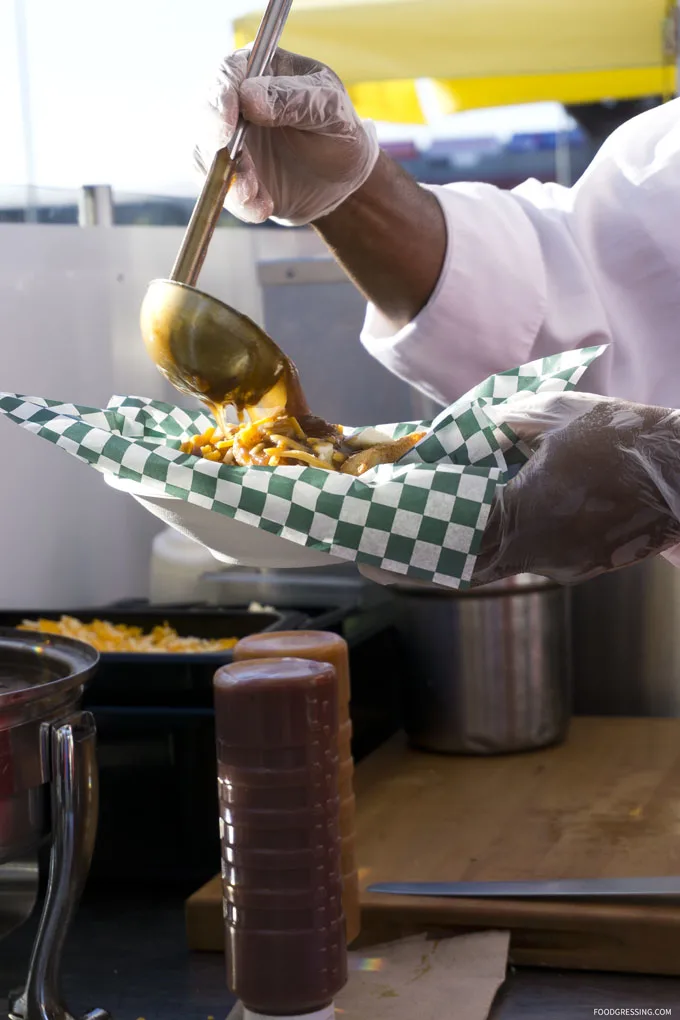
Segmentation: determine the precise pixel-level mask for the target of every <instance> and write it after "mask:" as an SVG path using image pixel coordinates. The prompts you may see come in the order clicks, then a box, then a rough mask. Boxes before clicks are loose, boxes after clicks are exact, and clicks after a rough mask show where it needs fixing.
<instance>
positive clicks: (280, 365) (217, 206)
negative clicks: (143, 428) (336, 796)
mask: <svg viewBox="0 0 680 1020" xmlns="http://www.w3.org/2000/svg"><path fill="white" fill-rule="evenodd" d="M291 6H292V0H269V4H268V6H267V9H266V11H265V13H264V15H263V18H262V22H261V23H260V27H259V30H258V33H257V38H256V39H255V42H254V43H253V47H252V50H251V53H250V57H249V60H248V67H247V71H246V77H248V78H254V77H258V76H260V75H262V74H264V73H265V72H266V70H267V68H268V66H269V63H270V61H271V59H272V57H273V56H274V53H275V51H276V48H277V46H278V44H279V40H280V38H281V34H282V32H283V29H284V26H285V24H286V20H287V18H288V14H289V12H290V8H291ZM247 128H248V125H247V124H246V122H245V121H244V120H243V118H242V117H241V118H239V123H238V126H237V128H236V132H235V134H234V137H233V139H232V140H231V143H230V144H229V145H228V146H225V147H224V148H222V149H219V150H218V151H217V153H216V154H215V157H214V159H213V162H212V165H211V167H210V170H209V171H208V174H207V176H206V179H205V183H204V185H203V190H202V191H201V194H200V196H199V198H198V201H197V203H196V206H195V208H194V211H193V214H192V216H191V220H190V222H189V226H188V227H187V231H186V234H185V235H184V240H183V242H182V246H181V248H180V251H179V254H178V256H177V259H176V261H175V264H174V266H173V269H172V272H171V274H170V279H169V280H154V281H152V283H151V284H150V285H149V288H148V290H147V293H146V297H145V298H144V302H143V304H142V311H141V327H142V336H143V339H144V344H145V346H146V349H147V352H148V354H149V355H150V357H151V359H152V361H154V362H155V364H156V366H157V367H158V369H159V371H160V372H161V374H162V375H164V376H165V378H166V379H168V381H169V382H170V383H172V385H173V386H174V387H175V388H176V389H178V390H179V391H180V392H182V393H186V394H189V395H190V396H192V397H198V398H199V399H200V400H202V401H203V402H204V403H206V404H208V405H209V406H210V407H211V409H212V410H213V411H214V413H215V414H216V416H217V418H218V421H219V422H220V424H223V417H222V416H223V412H224V407H225V406H226V405H230V404H231V405H234V406H236V407H237V408H238V410H239V411H242V410H244V409H245V410H247V409H248V408H250V407H258V408H267V407H270V408H271V407H286V408H287V409H288V410H289V412H290V413H291V414H296V415H304V414H307V413H308V407H307V404H306V401H305V399H304V396H303V394H302V389H301V387H300V382H299V379H298V376H297V371H296V369H295V366H294V365H293V363H292V362H291V361H290V360H289V359H288V358H287V357H286V356H285V354H284V353H283V352H282V351H281V350H280V349H279V348H278V347H277V345H276V344H275V343H274V341H273V340H272V339H271V337H270V336H268V335H267V334H266V333H265V332H264V330H262V329H261V328H260V327H259V326H258V325H257V324H256V323H255V322H253V321H252V319H249V318H248V316H246V315H243V314H242V313H241V312H237V311H236V310H235V309H234V308H230V307H229V305H227V304H225V303H224V302H222V301H218V300H217V298H214V297H211V296H210V295H209V294H205V293H203V292H202V291H200V290H197V289H196V287H195V284H196V281H197V280H198V276H199V273H200V271H201V269H202V267H203V262H204V260H205V256H206V253H207V250H208V245H209V244H210V241H211V239H212V236H213V233H214V231H215V227H216V226H217V222H218V220H219V218H220V215H221V213H222V209H223V207H224V201H225V198H226V196H227V192H228V191H229V187H230V185H231V182H232V180H233V176H234V171H235V169H236V166H237V163H238V160H239V157H240V155H241V153H242V151H243V144H244V141H245V136H246V132H247Z"/></svg>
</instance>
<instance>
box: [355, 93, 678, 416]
mask: <svg viewBox="0 0 680 1020" xmlns="http://www.w3.org/2000/svg"><path fill="white" fill-rule="evenodd" d="M432 191H433V192H434V194H435V195H436V196H437V198H438V199H439V201H440V203H441V206H442V209H443V211H444V215H445V217H446V222H447V227H448V238H449V243H448V252H447V256H446V262H445V265H444V269H443V271H442V275H441V278H440V280H439V283H438V286H437V288H436V291H435V293H434V294H433V296H432V298H431V300H430V302H429V303H428V305H427V306H426V307H425V308H424V310H423V311H422V312H421V313H420V315H419V316H418V317H417V318H416V319H415V320H414V321H413V322H412V323H411V324H410V325H408V326H406V327H405V328H404V329H402V330H400V331H399V332H398V333H394V331H393V330H392V329H391V328H390V326H389V323H387V322H386V321H385V320H384V319H383V318H382V316H381V315H380V314H379V313H378V312H377V311H376V309H375V308H372V307H369V310H368V315H367V319H366V324H365V328H364V331H363V334H362V341H363V343H364V345H365V346H366V347H367V349H368V350H369V351H370V353H371V354H373V355H374V356H375V357H376V358H377V359H378V360H379V361H380V362H382V364H383V365H385V367H386V368H388V369H389V370H390V371H391V372H394V373H395V374H396V375H398V376H400V377H401V378H403V379H406V380H407V381H409V382H411V383H413V384H414V385H416V386H418V388H419V389H421V390H422V391H423V392H424V393H426V394H428V395H429V396H431V397H433V398H434V399H435V400H438V401H439V402H441V403H444V404H448V403H450V402H451V401H453V400H454V399H456V398H457V397H459V396H461V395H462V394H463V393H464V392H465V391H466V390H468V389H469V388H470V387H471V386H473V385H474V384H475V383H477V382H479V381H481V380H482V379H484V378H485V377H486V376H488V375H491V374H492V373H494V372H499V371H503V370H505V369H509V368H514V367H515V366H517V365H520V364H523V363H526V362H528V361H532V360H533V359H534V358H539V357H543V356H545V355H549V354H555V353H557V352H558V351H563V350H569V349H571V348H575V347H584V346H587V345H590V344H600V343H603V342H606V343H611V344H612V348H611V350H610V351H608V352H607V353H606V354H605V355H604V357H602V358H600V359H599V360H598V361H597V362H596V363H595V364H594V365H593V367H592V368H590V369H589V370H588V372H587V373H586V374H585V376H584V378H583V381H582V384H581V388H582V389H584V390H587V391H588V392H590V393H602V394H605V395H608V396H616V397H622V398H625V399H628V400H634V401H639V402H641V403H646V404H658V405H662V406H666V407H676V408H677V407H680V100H675V101H673V102H671V103H668V104H666V105H664V106H660V107H657V108H655V109H653V110H650V111H649V112H647V113H644V114H642V115H640V116H639V117H636V118H635V119H633V120H631V121H629V122H628V123H626V124H624V125H623V126H622V127H620V128H619V129H618V130H617V131H616V132H615V133H614V134H613V135H612V136H611V137H610V138H609V139H608V140H607V142H606V143H605V145H604V146H603V148H602V149H601V150H600V152H599V153H598V155H597V156H596V158H595V159H594V161H593V163H592V164H591V166H590V167H589V169H588V170H587V171H586V173H585V174H584V175H583V177H582V178H581V180H580V181H579V182H578V183H577V184H576V185H575V186H574V187H573V188H571V189H566V188H563V187H560V186H559V185H555V184H540V183H539V182H537V181H535V180H531V181H527V182H526V183H525V184H523V185H522V186H521V187H519V188H516V189H515V190H514V191H511V192H505V191H500V190H499V189H498V188H495V187H493V186H491V185H488V184H455V185H451V186H449V187H435V188H432Z"/></svg>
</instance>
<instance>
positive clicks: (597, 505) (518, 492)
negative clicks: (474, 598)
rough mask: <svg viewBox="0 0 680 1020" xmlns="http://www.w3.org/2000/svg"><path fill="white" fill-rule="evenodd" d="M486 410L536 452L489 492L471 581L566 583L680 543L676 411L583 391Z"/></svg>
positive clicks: (523, 398)
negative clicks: (525, 578)
mask: <svg viewBox="0 0 680 1020" xmlns="http://www.w3.org/2000/svg"><path fill="white" fill-rule="evenodd" d="M485 411H486V412H487V413H489V412H490V414H491V416H493V417H495V418H496V420H500V419H501V418H502V420H503V421H505V422H507V423H508V424H509V425H510V427H511V428H512V429H513V430H514V431H515V432H516V433H517V435H518V436H519V437H520V438H521V439H523V440H524V441H525V442H526V443H527V444H528V445H529V446H530V447H531V448H532V450H533V451H534V452H533V454H532V456H531V458H530V459H529V461H528V463H527V464H526V465H525V466H524V467H523V468H522V470H521V471H520V472H519V474H518V475H517V476H516V477H515V478H514V479H513V480H512V481H511V482H510V483H509V484H508V485H507V486H505V487H504V488H503V489H502V490H500V491H499V493H498V495H497V497H496V501H495V503H494V505H493V508H492V511H491V516H490V519H489V523H488V525H487V528H486V531H485V533H484V539H483V542H482V549H481V553H480V556H479V559H478V561H477V565H476V567H475V574H474V583H475V584H486V583H488V582H491V581H495V580H498V579H500V578H503V577H509V576H512V575H515V574H520V573H532V574H540V575H543V576H545V577H549V578H552V579H553V580H555V581H559V582H560V583H563V584H569V583H573V582H576V581H583V580H586V579H587V578H590V577H594V576H596V575H597V574H601V573H605V572H606V571H610V570H617V569H619V568H621V567H625V566H628V565H629V564H631V563H635V562H637V561H638V560H642V559H645V558H646V557H648V556H651V555H654V554H655V553H660V552H664V551H665V550H670V549H671V548H672V547H673V546H675V545H676V544H677V543H678V542H679V541H680V412H678V411H669V410H667V409H664V408H657V407H643V406H641V405H638V404H631V403H627V402H626V401H623V400H611V399H606V398H604V397H598V396H591V395H590V394H582V393H563V394H538V395H523V394H518V396H517V397H516V398H514V399H512V400H510V401H508V402H507V403H506V404H504V405H502V406H498V407H496V408H485Z"/></svg>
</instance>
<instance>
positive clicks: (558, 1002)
mask: <svg viewBox="0 0 680 1020" xmlns="http://www.w3.org/2000/svg"><path fill="white" fill-rule="evenodd" d="M34 930H35V926H34V923H31V922H29V923H27V924H26V925H24V927H23V928H21V929H19V930H18V931H16V932H14V933H13V934H12V935H11V936H10V937H9V938H8V939H6V940H5V941H4V942H2V943H0V993H1V994H2V997H3V999H4V996H5V993H6V992H7V991H8V990H9V989H10V988H13V987H16V986H17V985H21V983H22V980H23V977H24V974H25V971H26V966H27V962H28V953H29V951H30V946H31V940H32V938H33V934H34ZM63 978H64V991H65V995H66V997H67V1002H68V1004H69V1006H70V1007H71V1009H72V1010H73V1011H74V1012H75V1015H76V1016H78V1015H80V1014H81V1013H83V1012H84V1011H85V1010H87V1009H91V1008H93V1007H94V1006H101V1007H104V1008H106V1009H109V1010H111V1012H112V1015H113V1017H114V1020H142V1018H143V1020H210V1018H213V1020H225V1017H227V1015H228V1014H229V1011H230V1008H231V1006H232V1003H233V1000H232V999H231V997H230V995H229V993H228V992H227V989H226V986H225V978H224V963H223V960H222V958H221V957H220V956H219V955H218V954H203V953H189V952H187V950H186V948H185V941H184V916H183V897H182V896H181V895H179V894H177V895H169V894H163V895H160V894H159V895H158V896H157V897H156V898H155V899H153V900H148V901H146V900H142V899H140V898H139V897H137V898H136V899H134V900H133V899H131V898H130V897H129V895H128V896H127V897H126V896H123V895H121V894H119V893H116V892H112V893H111V894H110V895H107V896H105V897H103V896H102V894H101V893H98V894H97V895H96V896H90V897H89V898H87V899H86V901H85V902H84V903H83V904H82V906H81V908H80V911H79V913H78V915H77V917H76V921H75V923H74V927H73V930H72V932H71V935H70V938H69V941H68V944H67V948H66V952H65V957H64V966H63ZM622 1008H626V1009H628V1010H636V1009H637V1010H647V1011H649V1012H646V1013H643V1012H638V1013H629V1014H628V1015H638V1016H645V1015H647V1016H654V1015H657V1016H663V1015H666V1016H677V1017H679V1018H680V979H670V978H644V977H634V976H621V975H605V974H577V973H562V972H553V971H538V970H517V971H513V972H512V973H511V974H510V975H509V977H508V980H507V982H506V985H505V987H504V989H503V990H502V992H501V993H500V995H499V998H498V1001H497V1003H496V1006H495V1008H494V1011H493V1013H492V1017H491V1020H581V1018H583V1020H585V1018H586V1017H593V1016H594V1015H596V1014H595V1013H594V1010H595V1009H609V1010H613V1009H619V1010H620V1009H622ZM655 1010H656V1011H659V1010H669V1011H670V1012H667V1013H663V1012H656V1013H655V1012H654V1011H655ZM605 1015H606V1014H605ZM609 1015H616V1014H614V1013H611V1014H609ZM619 1015H621V1014H619ZM0 1016H3V1017H4V1016H6V1013H5V1012H4V1011H2V1012H0ZM442 1020H449V1018H446V1017H443V1018H442Z"/></svg>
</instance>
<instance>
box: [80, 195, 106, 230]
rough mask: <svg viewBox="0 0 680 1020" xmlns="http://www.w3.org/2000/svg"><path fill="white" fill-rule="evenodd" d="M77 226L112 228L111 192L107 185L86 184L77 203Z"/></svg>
mask: <svg viewBox="0 0 680 1020" xmlns="http://www.w3.org/2000/svg"><path fill="white" fill-rule="evenodd" d="M78 224H79V225H80V226H81V227H112V226H113V191H112V190H111V186H110V185H109V184H86V185H84V187H83V188H82V189H81V192H80V201H79V203H78Z"/></svg>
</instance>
